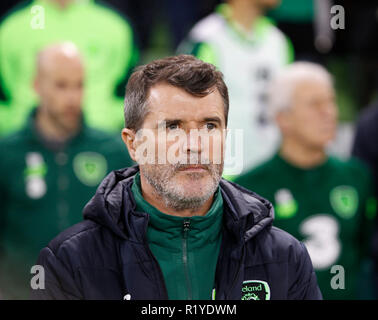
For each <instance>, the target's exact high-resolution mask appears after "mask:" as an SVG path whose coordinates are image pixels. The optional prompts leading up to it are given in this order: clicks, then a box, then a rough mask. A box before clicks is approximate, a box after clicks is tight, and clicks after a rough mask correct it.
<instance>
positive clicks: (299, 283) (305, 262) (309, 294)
mask: <svg viewBox="0 0 378 320" xmlns="http://www.w3.org/2000/svg"><path fill="white" fill-rule="evenodd" d="M291 268H292V270H291V273H292V279H294V281H293V282H292V285H291V287H290V289H289V294H288V299H289V300H322V299H323V297H322V294H321V292H320V289H319V286H318V282H317V279H316V275H315V271H314V269H313V267H312V262H311V259H310V256H309V254H308V252H307V249H306V247H305V246H304V244H303V243H300V245H299V246H298V252H297V258H296V259H295V262H294V263H293V264H292V266H291Z"/></svg>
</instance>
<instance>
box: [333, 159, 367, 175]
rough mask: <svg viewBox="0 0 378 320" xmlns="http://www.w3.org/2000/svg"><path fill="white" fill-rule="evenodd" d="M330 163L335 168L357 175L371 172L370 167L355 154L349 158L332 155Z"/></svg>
mask: <svg viewBox="0 0 378 320" xmlns="http://www.w3.org/2000/svg"><path fill="white" fill-rule="evenodd" d="M329 165H330V166H331V167H332V169H334V170H337V169H339V170H342V171H344V172H346V173H350V174H354V175H356V176H358V175H360V174H362V175H368V174H370V169H369V167H368V166H367V165H366V164H365V163H364V162H363V161H361V160H360V159H358V158H356V157H353V156H352V157H350V158H347V159H343V158H339V157H335V156H330V157H329Z"/></svg>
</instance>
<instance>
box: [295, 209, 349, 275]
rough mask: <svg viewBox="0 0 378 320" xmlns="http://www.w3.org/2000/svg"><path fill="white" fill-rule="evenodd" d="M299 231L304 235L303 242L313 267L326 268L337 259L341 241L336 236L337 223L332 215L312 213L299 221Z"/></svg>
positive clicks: (317, 268) (337, 232) (337, 231)
mask: <svg viewBox="0 0 378 320" xmlns="http://www.w3.org/2000/svg"><path fill="white" fill-rule="evenodd" d="M299 231H300V233H301V234H302V235H303V236H304V237H305V239H304V240H303V243H304V244H305V246H306V248H307V250H308V253H309V255H310V257H311V260H312V264H313V266H314V269H316V270H324V269H327V268H329V267H330V266H332V265H333V264H334V263H335V262H336V261H337V259H338V258H339V255H340V252H341V243H340V241H339V238H338V235H339V224H338V222H337V220H336V219H335V218H334V217H332V216H330V215H326V214H318V215H313V216H311V217H309V218H307V219H305V220H304V221H303V222H302V223H301V225H300V227H299Z"/></svg>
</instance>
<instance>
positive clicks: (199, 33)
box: [189, 12, 227, 42]
mask: <svg viewBox="0 0 378 320" xmlns="http://www.w3.org/2000/svg"><path fill="white" fill-rule="evenodd" d="M226 24H227V23H226V21H225V19H224V17H223V16H222V15H220V14H219V13H217V12H214V13H211V14H209V15H208V16H206V17H204V18H203V19H201V20H200V21H198V22H197V23H196V24H195V25H194V27H193V28H192V30H191V31H190V33H189V38H190V39H192V40H195V41H198V42H206V41H210V40H211V39H212V37H214V36H215V35H219V32H221V31H222V30H223V29H224V28H225V26H226Z"/></svg>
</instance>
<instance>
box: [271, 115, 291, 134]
mask: <svg viewBox="0 0 378 320" xmlns="http://www.w3.org/2000/svg"><path fill="white" fill-rule="evenodd" d="M274 118H275V121H276V123H277V125H278V127H279V128H280V130H281V132H282V133H284V132H287V131H288V130H289V128H290V117H289V114H288V112H286V111H281V112H278V113H277V114H276V115H275V117H274Z"/></svg>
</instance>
